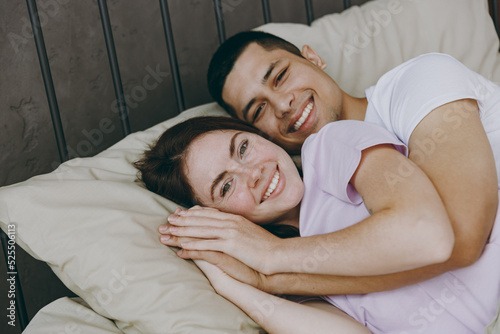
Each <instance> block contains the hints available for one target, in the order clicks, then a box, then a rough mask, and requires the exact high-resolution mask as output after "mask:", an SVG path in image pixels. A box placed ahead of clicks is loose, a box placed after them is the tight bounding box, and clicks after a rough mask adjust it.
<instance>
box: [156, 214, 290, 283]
mask: <svg viewBox="0 0 500 334" xmlns="http://www.w3.org/2000/svg"><path fill="white" fill-rule="evenodd" d="M168 220H169V223H170V224H168V225H162V226H160V227H159V229H158V230H159V232H160V233H161V234H162V236H161V238H160V240H161V242H162V243H164V244H165V245H167V246H176V247H181V248H183V249H184V250H186V251H193V250H196V251H216V252H222V253H225V254H228V255H230V256H232V257H234V258H236V259H237V260H239V261H241V262H243V263H244V264H246V265H248V266H249V267H251V268H253V269H255V270H257V271H259V272H261V273H263V274H272V273H274V269H273V267H274V263H275V262H276V261H279V259H274V257H275V256H274V253H275V250H276V249H279V247H280V243H281V242H282V241H283V240H282V239H280V238H278V237H276V236H274V235H273V234H271V233H270V232H268V231H266V230H265V229H264V228H262V227H260V226H258V225H256V224H254V223H252V222H251V221H249V220H248V219H245V218H243V217H241V216H238V215H233V214H229V213H224V212H220V211H219V210H217V209H213V208H202V207H200V206H195V207H193V208H191V209H189V210H187V211H179V210H176V212H175V213H174V214H172V215H170V216H169V217H168Z"/></svg>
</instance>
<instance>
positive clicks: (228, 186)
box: [221, 181, 233, 197]
mask: <svg viewBox="0 0 500 334" xmlns="http://www.w3.org/2000/svg"><path fill="white" fill-rule="evenodd" d="M232 183H233V181H229V182H226V183H224V185H223V186H222V189H221V195H222V197H224V195H226V193H227V192H228V191H229V189H231V184H232Z"/></svg>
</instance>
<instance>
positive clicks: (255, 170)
mask: <svg viewBox="0 0 500 334" xmlns="http://www.w3.org/2000/svg"><path fill="white" fill-rule="evenodd" d="M262 168H263V167H261V166H258V165H255V166H247V167H245V169H246V175H247V178H248V179H247V182H248V186H249V187H250V188H254V187H256V186H257V184H258V183H259V180H260V179H261V177H262Z"/></svg>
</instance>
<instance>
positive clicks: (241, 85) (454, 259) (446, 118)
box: [186, 32, 500, 295]
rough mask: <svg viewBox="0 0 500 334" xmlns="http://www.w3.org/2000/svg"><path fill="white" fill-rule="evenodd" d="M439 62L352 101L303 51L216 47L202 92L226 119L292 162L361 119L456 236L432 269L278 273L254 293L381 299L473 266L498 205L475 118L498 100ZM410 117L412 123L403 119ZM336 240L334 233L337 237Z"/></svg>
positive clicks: (273, 44) (248, 36)
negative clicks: (403, 150) (327, 129)
mask: <svg viewBox="0 0 500 334" xmlns="http://www.w3.org/2000/svg"><path fill="white" fill-rule="evenodd" d="M448 58H451V57H448V56H445V55H431V56H427V58H425V57H423V58H422V59H419V60H415V61H413V63H409V64H403V65H402V66H403V67H402V68H398V69H396V72H393V71H391V72H390V73H388V74H387V75H386V76H384V77H383V78H381V81H379V83H378V84H377V86H375V87H372V88H370V89H369V90H367V94H368V97H367V98H356V97H353V96H350V95H349V94H347V93H345V92H344V91H342V90H341V89H340V88H339V87H338V85H337V84H336V83H335V81H334V80H333V79H332V78H330V77H329V76H328V75H327V74H326V73H325V72H324V71H323V69H324V68H325V67H326V64H325V63H324V62H323V61H322V59H321V58H320V57H319V56H318V55H317V54H316V52H315V51H314V50H313V49H311V48H310V47H308V46H304V48H303V50H302V52H300V51H299V50H298V49H297V48H296V47H295V46H293V45H291V44H290V43H288V42H286V41H284V40H281V39H279V38H277V37H275V36H272V35H269V34H266V33H262V32H244V33H240V34H238V35H235V36H233V37H232V38H230V39H229V40H227V41H226V42H225V43H224V44H223V45H221V47H220V48H219V50H218V51H217V52H216V54H215V55H214V57H213V59H212V62H211V64H210V69H209V73H208V83H209V89H210V92H211V94H212V96H213V98H214V99H215V100H216V101H217V102H218V103H219V104H220V105H221V106H223V107H224V108H225V109H226V110H227V111H228V112H229V113H231V114H232V115H234V116H236V117H238V118H240V119H242V120H244V121H247V122H249V123H251V124H253V125H254V126H256V127H257V128H259V129H260V130H262V131H263V132H265V133H266V134H268V135H269V136H270V137H271V138H272V139H273V140H274V141H276V142H277V143H279V144H280V145H282V146H283V147H285V148H286V149H287V150H288V151H289V152H292V153H298V152H299V151H300V148H301V146H302V144H303V143H304V141H305V140H306V138H307V137H308V136H309V135H311V134H313V133H315V132H318V131H319V130H320V129H321V127H322V126H324V125H325V124H327V123H328V122H332V121H337V120H345V119H353V120H360V121H362V120H365V121H370V122H374V123H377V124H379V125H381V126H384V127H386V128H387V129H388V130H390V131H391V132H393V133H395V134H396V135H397V136H398V137H399V139H400V140H402V141H403V142H404V143H405V144H406V145H408V147H409V158H410V159H411V160H413V161H414V162H415V163H416V164H417V165H418V166H419V167H420V168H421V169H422V170H423V171H424V172H425V173H426V174H427V175H428V177H429V178H430V179H431V181H432V182H433V184H434V185H435V187H436V189H437V190H438V192H439V194H440V196H441V199H442V200H443V202H444V204H445V207H446V209H447V212H448V215H449V218H450V221H451V224H452V227H453V230H454V233H455V246H454V249H453V252H452V255H451V257H450V258H449V260H447V261H446V262H444V263H441V264H436V265H432V266H427V267H424V268H419V269H414V270H410V271H406V272H400V273H395V274H388V275H381V276H370V277H330V276H327V275H310V274H278V275H272V277H266V278H265V280H263V281H261V282H259V284H262V285H261V286H260V288H262V289H263V290H266V291H268V292H271V293H286V294H315V295H323V294H351V293H368V292H374V291H382V290H390V289H395V288H398V287H402V286H406V285H410V284H415V283H418V282H421V281H424V280H427V279H430V278H432V277H435V276H437V275H440V274H442V273H444V272H447V271H450V270H454V269H458V268H461V267H464V266H468V265H470V264H472V263H474V262H475V261H476V260H477V259H478V258H479V256H480V255H481V252H482V249H483V248H484V245H485V244H486V242H487V240H488V236H489V234H490V231H491V229H492V226H493V222H494V219H495V216H496V212H497V203H498V181H497V173H495V171H496V169H495V160H494V157H493V153H492V150H491V146H490V143H489V141H488V137H487V136H486V133H485V129H484V127H483V123H481V118H480V114H481V115H483V117H484V113H485V112H484V110H480V107H479V106H481V107H482V108H483V109H484V108H485V103H486V104H487V103H490V100H491V97H492V96H493V97H494V96H496V95H498V96H500V94H498V90H497V91H493V92H491V89H495V88H491V86H488V84H487V83H483V82H482V81H481V82H474V83H473V84H472V86H473V88H472V89H470V91H467V89H466V88H464V85H460V83H461V82H462V81H463V80H461V77H460V75H462V74H463V73H462V72H464V71H463V70H462V69H460V65H459V64H456V63H458V62H456V61H455V60H450V59H448ZM455 62H456V63H455ZM429 66H430V68H429ZM462 66H463V65H462ZM457 68H458V71H457ZM429 72H430V73H431V74H433V76H431V77H429V78H428V79H426V81H424V82H423V79H422V78H421V77H419V76H423V75H424V74H425V75H428V73H429ZM442 73H445V75H443V74H442ZM455 73H458V74H457V75H455ZM467 75H468V74H467V73H466V74H465V76H467ZM483 79H484V78H483ZM474 80H479V79H477V78H474ZM479 81H480V80H479ZM447 83H451V86H450V88H449V89H448V91H447V90H446V89H445V90H443V91H441V88H443V87H446V85H447ZM483 84H484V85H483ZM481 85H483V86H481ZM465 86H466V85H465ZM474 87H476V88H477V87H482V88H477V89H474ZM484 87H486V90H485V89H484ZM474 90H475V91H474ZM436 92H437V93H436ZM454 92H455V93H456V94H453V93H454ZM433 95H438V97H439V96H444V97H445V98H444V99H436V98H434V96H433ZM483 98H484V100H487V101H482V100H483ZM443 101H444V102H443ZM490 104H491V103H490ZM493 104H494V105H493V106H492V105H487V106H486V107H488V108H498V107H499V106H500V102H499V103H498V104H495V103H493ZM410 107H411V108H410ZM415 110H416V111H418V115H415V114H413V113H412V112H413V111H415ZM405 113H410V114H409V115H408V114H406V115H405ZM422 113H424V114H423V116H421V115H422ZM419 115H420V118H419V117H418V116H419ZM407 119H410V120H411V122H410V123H411V124H409V123H408V122H405V120H407ZM483 122H484V121H483ZM411 126H413V128H411ZM407 172H409V171H408V170H406V169H405V166H401V173H400V175H388V176H387V181H388V182H399V181H398V180H400V178H402V177H404V175H405V173H407ZM364 228H366V229H371V228H374V227H373V226H364ZM345 237H346V236H341V235H340V234H339V238H345ZM348 237H352V238H355V237H356V236H355V235H350V236H348ZM329 241H332V239H329ZM332 242H335V241H334V240H333V241H332ZM380 242H385V241H384V240H381V241H380ZM191 255H192V257H193V258H196V257H197V256H198V257H204V258H205V259H206V256H208V255H206V254H205V255H203V256H202V255H196V254H195V253H192V254H191ZM186 257H188V256H186ZM213 261H214V262H218V265H220V266H221V267H222V268H223V269H224V266H225V263H227V268H228V270H231V269H230V268H229V267H230V265H229V264H228V263H229V262H231V260H228V259H227V258H226V260H224V258H220V259H218V260H213ZM224 261H227V262H224Z"/></svg>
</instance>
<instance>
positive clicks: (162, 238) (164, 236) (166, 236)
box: [161, 235, 170, 242]
mask: <svg viewBox="0 0 500 334" xmlns="http://www.w3.org/2000/svg"><path fill="white" fill-rule="evenodd" d="M168 240H170V236H169V235H162V236H161V242H167V241H168Z"/></svg>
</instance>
